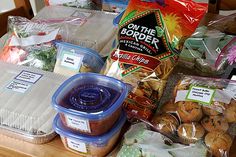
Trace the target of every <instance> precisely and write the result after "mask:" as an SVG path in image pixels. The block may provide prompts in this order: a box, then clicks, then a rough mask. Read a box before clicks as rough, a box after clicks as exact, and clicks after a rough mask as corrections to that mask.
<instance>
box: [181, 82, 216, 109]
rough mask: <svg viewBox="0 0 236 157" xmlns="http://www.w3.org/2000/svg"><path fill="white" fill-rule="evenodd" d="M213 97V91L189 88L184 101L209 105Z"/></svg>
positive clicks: (203, 88) (197, 87)
mask: <svg viewBox="0 0 236 157" xmlns="http://www.w3.org/2000/svg"><path fill="white" fill-rule="evenodd" d="M214 95H215V90H214V89H209V88H205V87H199V86H191V87H190V89H189V91H188V94H187V96H186V98H185V99H186V100H190V101H194V102H200V103H203V104H208V105H210V104H211V102H212V100H213V97H214Z"/></svg>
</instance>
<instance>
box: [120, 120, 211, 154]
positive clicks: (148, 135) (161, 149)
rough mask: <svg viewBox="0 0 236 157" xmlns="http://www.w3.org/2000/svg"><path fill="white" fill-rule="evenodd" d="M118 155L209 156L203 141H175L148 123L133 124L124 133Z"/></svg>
mask: <svg viewBox="0 0 236 157" xmlns="http://www.w3.org/2000/svg"><path fill="white" fill-rule="evenodd" d="M122 143H123V144H122V147H121V149H120V151H119V152H118V155H117V156H118V157H126V156H127V157H128V156H132V157H141V156H145V157H189V156H191V157H192V156H193V157H207V156H208V149H207V148H206V146H205V145H204V144H203V143H197V144H190V145H188V146H187V145H182V144H177V143H173V141H171V140H170V139H168V138H167V137H165V136H163V135H162V134H160V133H158V132H155V131H151V130H149V126H147V124H146V123H143V122H142V123H137V124H133V125H131V128H130V129H129V130H128V132H126V133H125V135H124V141H123V142H122ZM186 152H187V153H186Z"/></svg>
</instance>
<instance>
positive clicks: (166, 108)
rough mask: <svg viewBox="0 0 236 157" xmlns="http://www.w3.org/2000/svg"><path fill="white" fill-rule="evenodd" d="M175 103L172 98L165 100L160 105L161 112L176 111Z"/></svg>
mask: <svg viewBox="0 0 236 157" xmlns="http://www.w3.org/2000/svg"><path fill="white" fill-rule="evenodd" d="M176 109H177V105H175V104H174V102H173V101H172V100H170V101H168V102H166V103H165V104H163V105H162V107H161V112H162V113H176Z"/></svg>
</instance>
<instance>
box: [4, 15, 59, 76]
mask: <svg viewBox="0 0 236 157" xmlns="http://www.w3.org/2000/svg"><path fill="white" fill-rule="evenodd" d="M8 27H9V32H8V34H9V39H8V40H7V41H6V44H5V45H4V47H3V49H2V51H1V52H0V60H1V61H5V62H8V63H13V64H18V65H26V66H30V67H35V68H39V69H42V70H46V71H53V69H54V65H55V62H56V48H55V46H54V44H53V41H54V40H56V39H60V38H61V37H60V35H59V27H58V26H54V25H47V24H45V23H38V22H33V21H30V20H28V19H26V18H24V17H18V16H11V17H9V20H8Z"/></svg>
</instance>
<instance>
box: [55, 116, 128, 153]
mask: <svg viewBox="0 0 236 157" xmlns="http://www.w3.org/2000/svg"><path fill="white" fill-rule="evenodd" d="M125 121H126V116H125V114H124V112H123V113H122V114H121V116H120V118H119V120H118V121H117V122H116V123H115V125H114V127H113V128H112V129H111V130H110V131H109V132H107V133H106V134H103V135H101V136H88V135H83V134H78V133H77V132H73V131H71V130H68V129H67V128H66V127H64V125H63V124H62V121H61V120H60V118H59V115H57V116H56V118H55V119H54V123H53V128H54V130H55V131H56V132H57V133H58V134H59V135H60V136H61V139H62V142H63V144H64V146H65V147H66V149H68V150H70V151H72V152H74V153H78V154H79V155H82V156H93V157H102V156H105V155H106V154H108V153H109V152H110V151H111V150H112V148H113V146H114V144H115V143H116V142H117V140H118V137H119V135H120V131H121V129H122V127H123V125H124V123H125Z"/></svg>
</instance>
